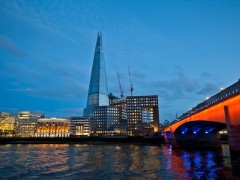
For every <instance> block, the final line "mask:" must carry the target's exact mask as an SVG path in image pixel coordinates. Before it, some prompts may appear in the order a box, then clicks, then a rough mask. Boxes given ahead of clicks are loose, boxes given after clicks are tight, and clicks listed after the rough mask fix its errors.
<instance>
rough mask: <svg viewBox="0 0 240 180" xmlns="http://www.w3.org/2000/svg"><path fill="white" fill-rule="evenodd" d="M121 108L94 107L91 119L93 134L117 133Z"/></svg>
mask: <svg viewBox="0 0 240 180" xmlns="http://www.w3.org/2000/svg"><path fill="white" fill-rule="evenodd" d="M121 117H122V115H121V108H120V107H114V106H98V107H95V108H94V118H93V119H92V120H91V124H92V126H93V128H92V130H91V133H92V134H93V135H103V136H108V135H110V136H111V135H119V134H120V133H121V130H120V121H121Z"/></svg>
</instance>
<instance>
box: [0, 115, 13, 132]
mask: <svg viewBox="0 0 240 180" xmlns="http://www.w3.org/2000/svg"><path fill="white" fill-rule="evenodd" d="M15 120H16V116H12V115H10V114H9V113H5V112H1V113H0V136H14V135H15V131H14V130H15Z"/></svg>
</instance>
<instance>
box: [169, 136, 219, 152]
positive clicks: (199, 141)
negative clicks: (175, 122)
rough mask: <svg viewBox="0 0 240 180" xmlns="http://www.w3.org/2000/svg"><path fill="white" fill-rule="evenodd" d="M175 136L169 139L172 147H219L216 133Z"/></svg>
mask: <svg viewBox="0 0 240 180" xmlns="http://www.w3.org/2000/svg"><path fill="white" fill-rule="evenodd" d="M175 137H176V138H174V139H172V140H171V145H172V148H173V149H177V148H183V149H221V148H222V145H221V142H220V141H219V140H218V138H217V134H208V135H205V134H203V135H200V134H199V135H187V136H185V137H184V136H180V135H179V136H175Z"/></svg>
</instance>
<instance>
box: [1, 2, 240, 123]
mask: <svg viewBox="0 0 240 180" xmlns="http://www.w3.org/2000/svg"><path fill="white" fill-rule="evenodd" d="M0 2H1V7H0V22H1V24H2V26H1V27H0V74H1V76H0V79H1V80H0V81H1V84H2V85H1V86H0V91H1V94H0V99H1V101H0V111H7V112H11V113H16V112H18V111H22V110H31V111H34V112H42V113H45V115H46V116H47V117H70V116H75V115H78V114H79V115H81V114H82V110H83V108H85V107H86V100H87V91H88V85H89V81H90V74H91V65H92V61H93V57H94V47H95V43H96V36H97V33H98V32H99V31H101V32H102V34H103V48H104V56H105V65H106V73H107V80H108V89H109V93H110V92H112V93H113V94H114V95H116V96H120V91H119V85H118V79H117V72H118V73H119V75H120V80H121V84H122V88H123V90H124V95H125V97H126V96H127V95H128V96H129V95H130V90H129V88H130V83H129V77H128V65H129V66H130V69H131V76H132V77H131V78H132V81H133V85H134V91H133V95H158V96H159V109H160V112H159V113H160V121H161V123H162V122H163V121H164V120H165V119H167V120H169V121H172V120H174V118H175V116H176V113H177V114H178V115H181V114H182V113H184V112H186V111H188V110H189V108H191V107H193V106H196V105H197V104H198V103H200V102H201V101H203V100H205V98H206V97H209V96H212V95H214V94H216V93H217V92H218V91H219V89H220V88H221V87H227V86H229V85H231V84H233V83H234V82H236V81H237V80H238V79H239V78H240V72H239V70H238V67H239V65H240V61H239V55H240V25H239V23H238V22H239V20H238V17H239V16H240V11H239V10H240V2H238V1H231V2H225V1H219V2H205V3H203V2H200V1H194V2H189V1H181V2H177V1H176V2H174V1H172V2H165V1H151V3H148V1H130V2H129V1H81V2H78V1H3V0H0ZM13 12H14V13H13Z"/></svg>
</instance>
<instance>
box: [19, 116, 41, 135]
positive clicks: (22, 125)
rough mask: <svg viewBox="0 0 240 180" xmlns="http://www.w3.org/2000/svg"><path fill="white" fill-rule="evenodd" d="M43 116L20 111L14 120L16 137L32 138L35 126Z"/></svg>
mask: <svg viewBox="0 0 240 180" xmlns="http://www.w3.org/2000/svg"><path fill="white" fill-rule="evenodd" d="M43 117H44V115H43V114H40V113H35V112H30V111H21V112H19V113H18V117H17V119H16V136H20V137H34V136H35V132H36V124H37V120H38V119H39V118H43Z"/></svg>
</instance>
